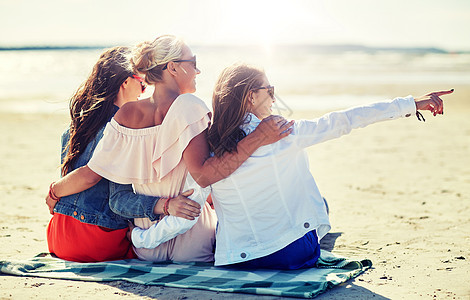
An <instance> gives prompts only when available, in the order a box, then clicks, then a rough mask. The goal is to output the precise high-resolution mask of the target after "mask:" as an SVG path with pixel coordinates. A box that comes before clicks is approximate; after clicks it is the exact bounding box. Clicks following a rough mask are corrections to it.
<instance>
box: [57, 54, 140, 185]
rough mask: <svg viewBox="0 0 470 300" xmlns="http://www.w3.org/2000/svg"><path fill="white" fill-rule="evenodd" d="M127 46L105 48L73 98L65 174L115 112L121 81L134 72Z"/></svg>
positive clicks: (63, 173)
mask: <svg viewBox="0 0 470 300" xmlns="http://www.w3.org/2000/svg"><path fill="white" fill-rule="evenodd" d="M129 54H130V49H129V48H128V47H113V48H110V49H107V50H105V51H104V52H103V53H102V54H101V56H100V58H99V59H98V62H97V63H96V64H95V65H94V67H93V70H92V72H91V74H90V76H88V79H87V80H86V81H85V82H84V83H82V84H81V86H80V87H79V88H78V90H77V91H76V92H75V94H74V95H73V96H72V98H71V99H70V104H69V109H70V117H71V119H72V121H71V123H70V129H69V134H70V138H69V140H68V142H67V145H66V148H65V151H66V152H67V154H66V156H65V158H64V161H63V163H62V175H63V176H64V175H66V174H67V173H68V172H70V171H71V170H73V168H74V166H75V163H76V162H77V159H78V157H79V156H80V155H81V154H82V153H83V151H84V150H85V148H86V147H87V145H88V143H90V142H91V141H92V140H93V138H95V136H96V134H97V133H98V131H99V130H100V129H101V128H102V127H103V126H104V125H105V124H106V123H107V122H108V121H109V119H110V118H111V117H112V116H113V113H114V101H115V100H116V98H117V95H118V93H119V89H120V87H121V85H122V83H123V82H124V81H125V80H126V79H127V78H128V77H129V76H131V75H132V74H133V72H132V69H131V67H130V63H129Z"/></svg>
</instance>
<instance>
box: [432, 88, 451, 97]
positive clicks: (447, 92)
mask: <svg viewBox="0 0 470 300" xmlns="http://www.w3.org/2000/svg"><path fill="white" fill-rule="evenodd" d="M453 92H454V89H451V90H448V91H440V92H432V93H429V94H427V96H432V95H436V96H438V97H439V96H443V95H448V94H452V93H453Z"/></svg>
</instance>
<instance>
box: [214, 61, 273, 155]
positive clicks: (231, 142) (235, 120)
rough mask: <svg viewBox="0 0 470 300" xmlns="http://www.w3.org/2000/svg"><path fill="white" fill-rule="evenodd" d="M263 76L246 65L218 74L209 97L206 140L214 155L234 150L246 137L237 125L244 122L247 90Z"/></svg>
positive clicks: (259, 83) (258, 70)
mask: <svg viewBox="0 0 470 300" xmlns="http://www.w3.org/2000/svg"><path fill="white" fill-rule="evenodd" d="M264 77H265V74H264V71H262V70H260V69H258V68H256V67H253V66H249V65H246V64H235V65H232V66H230V67H227V68H226V69H224V70H223V71H222V74H220V76H219V79H218V80H217V83H216V85H215V88H214V94H213V96H212V109H213V111H214V118H213V122H212V125H211V127H210V129H209V132H208V138H207V140H208V142H209V146H210V148H211V151H212V152H214V154H215V155H216V156H218V157H220V156H222V155H223V154H224V153H225V152H230V153H232V152H233V151H236V150H237V144H238V142H239V141H240V140H242V139H243V138H244V137H245V136H246V134H245V132H244V131H243V130H242V129H240V126H241V125H242V124H243V123H244V122H246V120H245V118H246V116H247V113H248V111H249V95H250V91H251V90H252V89H254V88H256V87H260V86H261V85H262V84H263V78H264Z"/></svg>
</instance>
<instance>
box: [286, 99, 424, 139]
mask: <svg viewBox="0 0 470 300" xmlns="http://www.w3.org/2000/svg"><path fill="white" fill-rule="evenodd" d="M415 113H416V104H415V102H414V98H413V97H412V96H408V97H405V98H395V99H394V100H392V101H384V102H377V103H373V104H370V105H366V106H358V107H354V108H350V109H347V110H343V111H337V112H332V113H328V114H326V115H324V116H322V117H320V118H318V119H314V120H300V121H297V122H296V124H295V127H294V133H293V136H294V137H295V139H296V142H297V145H298V146H299V147H301V148H305V147H309V146H312V145H314V144H318V143H321V142H324V141H327V140H331V139H334V138H338V137H340V136H342V135H346V134H348V133H350V132H351V130H352V129H356V128H362V127H365V126H367V125H370V124H373V123H376V122H381V121H386V120H394V119H397V118H401V117H409V116H411V115H412V114H415Z"/></svg>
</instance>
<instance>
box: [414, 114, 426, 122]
mask: <svg viewBox="0 0 470 300" xmlns="http://www.w3.org/2000/svg"><path fill="white" fill-rule="evenodd" d="M416 117H417V118H418V120H419V121H423V122H426V120H425V119H424V117H423V114H422V113H420V112H419V111H416ZM421 119H422V120H421Z"/></svg>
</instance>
